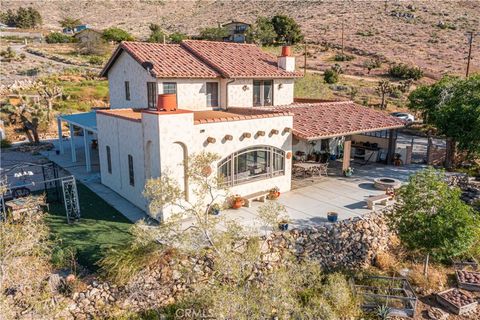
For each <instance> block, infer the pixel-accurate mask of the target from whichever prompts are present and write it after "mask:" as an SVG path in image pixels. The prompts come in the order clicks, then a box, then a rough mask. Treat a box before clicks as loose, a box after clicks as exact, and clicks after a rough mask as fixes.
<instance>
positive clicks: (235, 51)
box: [181, 40, 303, 78]
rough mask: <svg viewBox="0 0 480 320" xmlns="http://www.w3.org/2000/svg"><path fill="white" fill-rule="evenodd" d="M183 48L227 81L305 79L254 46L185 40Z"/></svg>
mask: <svg viewBox="0 0 480 320" xmlns="http://www.w3.org/2000/svg"><path fill="white" fill-rule="evenodd" d="M181 45H182V46H183V47H185V48H187V49H188V50H190V51H191V52H192V53H194V54H195V55H197V56H198V57H199V58H200V59H202V60H203V61H205V62H206V63H208V64H209V65H210V66H212V67H213V68H215V69H216V70H217V71H218V72H220V74H222V76H223V77H225V78H264V77H268V78H293V77H300V76H302V75H303V74H302V73H299V72H287V71H285V70H283V69H280V68H279V67H278V64H277V58H276V57H274V56H272V55H270V54H268V53H266V52H263V51H262V50H261V49H260V48H259V47H257V46H256V45H254V44H245V43H232V42H216V41H201V40H184V41H182V44H181Z"/></svg>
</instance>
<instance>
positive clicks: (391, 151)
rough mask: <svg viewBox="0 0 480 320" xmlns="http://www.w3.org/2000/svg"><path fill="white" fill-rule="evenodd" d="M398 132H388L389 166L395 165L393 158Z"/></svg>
mask: <svg viewBox="0 0 480 320" xmlns="http://www.w3.org/2000/svg"><path fill="white" fill-rule="evenodd" d="M395 134H396V130H395V129H390V130H388V152H387V164H392V163H393V156H394V155H395V147H396V142H397V140H396V139H395Z"/></svg>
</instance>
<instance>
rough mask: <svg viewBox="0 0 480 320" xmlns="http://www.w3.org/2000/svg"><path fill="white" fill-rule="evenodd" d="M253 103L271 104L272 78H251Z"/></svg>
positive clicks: (256, 104) (256, 105)
mask: <svg viewBox="0 0 480 320" xmlns="http://www.w3.org/2000/svg"><path fill="white" fill-rule="evenodd" d="M253 105H254V106H255V107H262V106H272V105H273V80H253Z"/></svg>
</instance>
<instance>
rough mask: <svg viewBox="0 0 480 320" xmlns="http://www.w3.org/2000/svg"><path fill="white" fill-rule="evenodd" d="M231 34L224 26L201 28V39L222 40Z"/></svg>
mask: <svg viewBox="0 0 480 320" xmlns="http://www.w3.org/2000/svg"><path fill="white" fill-rule="evenodd" d="M229 35H230V32H229V31H228V30H227V29H226V28H223V27H217V28H204V29H202V30H200V39H203V40H210V41H222V40H223V38H226V37H228V36H229Z"/></svg>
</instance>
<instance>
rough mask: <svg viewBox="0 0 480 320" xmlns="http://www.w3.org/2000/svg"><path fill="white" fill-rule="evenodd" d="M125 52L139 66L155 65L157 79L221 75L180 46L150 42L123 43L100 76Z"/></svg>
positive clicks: (153, 72) (104, 74) (106, 72)
mask: <svg viewBox="0 0 480 320" xmlns="http://www.w3.org/2000/svg"><path fill="white" fill-rule="evenodd" d="M123 51H126V52H128V53H129V54H130V55H131V56H132V57H133V58H134V59H135V60H136V61H137V62H138V63H139V64H142V63H143V62H146V61H149V62H151V63H152V64H153V70H151V72H152V76H154V77H157V78H217V77H219V76H220V74H219V73H218V72H217V71H215V70H214V69H213V68H211V67H209V66H208V65H207V64H205V63H203V62H202V61H200V60H199V59H198V58H197V57H196V56H195V55H193V54H192V53H190V52H189V51H188V50H185V49H184V48H183V47H182V46H181V45H179V44H162V43H148V42H122V43H121V44H120V45H119V46H118V48H117V50H116V51H115V53H114V54H113V55H112V57H111V58H110V60H109V61H108V63H107V64H106V65H105V67H104V68H103V70H102V72H101V73H100V76H107V74H108V70H109V69H110V67H111V66H112V65H113V64H114V63H115V60H116V59H117V57H118V56H119V55H120V53H122V52H123Z"/></svg>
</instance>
